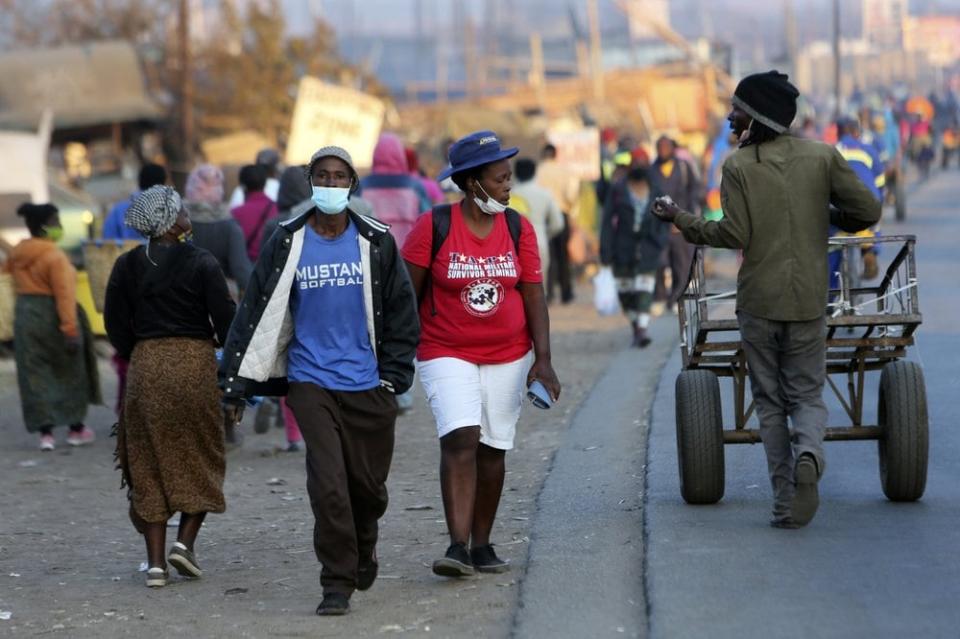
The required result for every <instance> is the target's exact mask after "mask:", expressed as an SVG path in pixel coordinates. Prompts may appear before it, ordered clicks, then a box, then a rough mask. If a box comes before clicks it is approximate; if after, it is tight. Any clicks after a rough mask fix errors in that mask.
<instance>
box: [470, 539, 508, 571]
mask: <svg viewBox="0 0 960 639" xmlns="http://www.w3.org/2000/svg"><path fill="white" fill-rule="evenodd" d="M470 559H471V561H472V562H473V567H474V568H476V569H477V570H479V571H480V572H507V571H508V570H510V564H508V563H507V562H505V561H504V560H503V559H500V558H499V557H497V553H495V552H494V551H493V544H487V545H486V546H475V547H473V548H471V549H470Z"/></svg>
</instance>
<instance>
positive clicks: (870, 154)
mask: <svg viewBox="0 0 960 639" xmlns="http://www.w3.org/2000/svg"><path fill="white" fill-rule="evenodd" d="M837 150H839V151H840V155H842V156H843V159H845V160H846V161H847V164H849V165H850V168H851V169H853V172H854V173H856V174H857V177H858V178H860V181H861V182H863V183H864V184H865V185H866V186H867V188H869V189H870V192H871V193H873V196H874V197H875V198H877V199H878V200H879V199H882V195H881V193H882V191H881V189H883V187H884V185H885V184H886V178H885V174H884V171H883V162H882V161H881V160H880V155H879V154H878V153H877V150H876V149H875V148H874V147H872V146H871V145H869V144H864V143H863V142H861V141H860V140H857V139H855V138H854V137H853V136H850V135H845V136H843V137H842V138H840V141H839V142H838V143H837Z"/></svg>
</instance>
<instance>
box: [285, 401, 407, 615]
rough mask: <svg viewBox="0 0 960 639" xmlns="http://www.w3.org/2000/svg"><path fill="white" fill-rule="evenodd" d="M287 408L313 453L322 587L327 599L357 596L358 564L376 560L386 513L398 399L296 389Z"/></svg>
mask: <svg viewBox="0 0 960 639" xmlns="http://www.w3.org/2000/svg"><path fill="white" fill-rule="evenodd" d="M287 403H288V404H289V406H290V408H291V409H292V410H293V413H294V415H295V416H296V418H297V423H298V424H299V425H300V431H301V432H302V433H303V441H304V443H305V444H306V448H307V492H308V493H309V495H310V506H311V508H312V509H313V516H314V527H313V546H314V551H315V552H316V554H317V559H318V560H319V561H320V563H322V564H323V569H322V571H321V573H320V585H321V586H323V592H324V593H342V594H345V595H347V596H350V595H351V594H352V593H353V591H354V590H355V589H356V586H357V567H358V564H359V561H360V559H361V558H364V559H368V558H370V557H371V555H372V554H373V552H374V549H375V547H376V544H377V533H378V527H377V521H378V520H379V519H380V517H382V516H383V513H384V512H386V510H387V486H386V483H387V473H388V472H389V471H390V462H391V460H392V458H393V441H394V425H395V423H396V421H397V400H396V398H395V397H394V395H393V393H391V392H390V391H388V390H386V389H385V388H382V387H378V388H374V389H372V390H367V391H356V392H348V391H334V390H326V389H324V388H321V387H319V386H317V385H315V384H308V383H294V384H291V385H290V392H289V394H288V396H287Z"/></svg>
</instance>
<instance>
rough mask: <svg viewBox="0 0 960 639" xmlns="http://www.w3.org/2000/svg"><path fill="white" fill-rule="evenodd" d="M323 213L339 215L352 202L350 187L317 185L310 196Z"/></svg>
mask: <svg viewBox="0 0 960 639" xmlns="http://www.w3.org/2000/svg"><path fill="white" fill-rule="evenodd" d="M310 199H312V200H313V203H314V204H316V205H317V208H318V209H320V212H321V213H324V214H326V215H339V214H340V213H343V211H344V209H346V208H347V204H349V202H350V189H345V188H341V187H335V186H315V187H313V195H312V197H311V198H310Z"/></svg>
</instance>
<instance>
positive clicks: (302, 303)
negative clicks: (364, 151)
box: [287, 222, 380, 391]
mask: <svg viewBox="0 0 960 639" xmlns="http://www.w3.org/2000/svg"><path fill="white" fill-rule="evenodd" d="M290 310H291V312H292V313H293V327H294V328H293V339H292V340H291V342H290V350H289V351H288V353H287V379H288V380H290V381H291V382H309V383H311V384H316V385H317V386H320V387H321V388H326V389H328V390H341V391H361V390H370V389H371V388H376V387H377V386H379V385H380V373H379V370H378V368H377V358H376V355H375V354H374V352H373V348H372V347H371V345H370V334H369V332H368V331H367V313H366V309H365V307H364V300H363V270H362V267H361V262H360V245H359V235H358V233H357V227H356V226H354V225H353V222H348V223H347V230H346V231H344V232H343V233H342V234H341V235H340V237H338V238H336V239H333V240H330V239H327V238H325V237H323V236H321V235H319V234H318V233H317V232H316V231H314V230H313V228H312V227H311V226H310V225H309V224H307V226H306V227H305V235H304V238H303V252H302V253H301V254H300V262H299V264H298V265H297V277H296V279H295V280H294V283H293V291H292V293H291V295H290Z"/></svg>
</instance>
